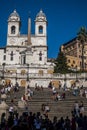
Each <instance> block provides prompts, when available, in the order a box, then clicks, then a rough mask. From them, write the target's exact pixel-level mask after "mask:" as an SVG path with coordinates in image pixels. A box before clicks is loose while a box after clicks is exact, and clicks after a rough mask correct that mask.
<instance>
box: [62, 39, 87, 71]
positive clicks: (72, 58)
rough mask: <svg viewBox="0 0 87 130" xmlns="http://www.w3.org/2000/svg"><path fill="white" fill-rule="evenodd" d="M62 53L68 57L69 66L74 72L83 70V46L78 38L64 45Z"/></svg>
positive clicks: (86, 54)
mask: <svg viewBox="0 0 87 130" xmlns="http://www.w3.org/2000/svg"><path fill="white" fill-rule="evenodd" d="M61 51H62V52H64V54H65V55H66V57H67V64H68V65H69V67H70V68H71V69H73V70H81V66H82V45H81V43H80V41H78V39H77V38H74V39H72V40H71V41H69V42H67V43H65V44H63V45H62V46H61ZM84 70H87V43H85V44H84Z"/></svg>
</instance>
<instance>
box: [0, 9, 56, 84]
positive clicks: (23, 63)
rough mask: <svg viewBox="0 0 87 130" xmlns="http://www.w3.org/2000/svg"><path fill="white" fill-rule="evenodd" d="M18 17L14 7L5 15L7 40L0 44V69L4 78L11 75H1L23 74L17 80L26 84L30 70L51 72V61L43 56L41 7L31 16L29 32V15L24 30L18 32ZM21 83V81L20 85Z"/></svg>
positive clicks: (44, 38)
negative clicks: (32, 27)
mask: <svg viewBox="0 0 87 130" xmlns="http://www.w3.org/2000/svg"><path fill="white" fill-rule="evenodd" d="M20 28H21V19H20V16H19V14H18V13H17V11H16V10H14V11H13V12H12V13H11V14H10V16H9V17H8V30H7V43H6V46H5V47H4V48H0V70H1V72H2V71H3V73H4V74H3V75H4V78H5V82H9V81H11V80H13V82H14V78H13V79H12V78H9V77H5V75H6V74H7V76H8V75H11V74H12V75H13V77H14V75H15V78H16V80H17V79H18V78H19V77H20V76H19V75H22V76H23V75H26V76H25V77H26V78H25V79H24V78H19V79H20V81H19V82H20V84H21V85H22V84H26V80H29V79H28V78H29V76H30V75H31V74H41V75H43V74H51V73H53V68H54V67H53V66H54V65H53V63H51V62H49V61H48V57H47V49H48V47H47V19H46V15H45V14H44V13H43V11H42V10H40V12H39V13H38V14H37V15H36V18H35V34H31V18H29V19H28V33H27V34H26V35H25V34H21V33H20ZM24 86H25V85H24Z"/></svg>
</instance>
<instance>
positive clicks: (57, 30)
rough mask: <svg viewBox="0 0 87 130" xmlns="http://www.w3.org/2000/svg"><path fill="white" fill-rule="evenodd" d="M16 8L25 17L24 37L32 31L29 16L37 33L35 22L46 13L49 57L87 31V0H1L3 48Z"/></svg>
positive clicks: (0, 30) (22, 28) (22, 30)
mask: <svg viewBox="0 0 87 130" xmlns="http://www.w3.org/2000/svg"><path fill="white" fill-rule="evenodd" d="M15 9H16V11H17V12H18V14H19V16H20V18H21V23H22V26H21V32H20V33H21V34H27V32H28V17H29V16H30V17H31V21H32V23H31V24H32V27H31V33H32V34H34V27H35V23H34V20H35V18H36V15H37V13H38V12H39V11H40V9H42V10H43V12H44V13H45V15H46V18H47V21H48V25H47V45H48V58H56V57H57V55H58V52H59V48H60V46H61V45H62V44H64V43H67V42H69V41H70V40H72V39H73V38H75V37H76V36H77V33H78V32H79V30H80V28H81V27H82V26H84V27H86V28H87V0H0V47H3V46H5V45H6V39H7V25H8V22H7V20H8V17H9V15H10V14H11V13H12V12H13V11H14V10H15Z"/></svg>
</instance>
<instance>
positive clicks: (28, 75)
mask: <svg viewBox="0 0 87 130" xmlns="http://www.w3.org/2000/svg"><path fill="white" fill-rule="evenodd" d="M27 81H29V64H27Z"/></svg>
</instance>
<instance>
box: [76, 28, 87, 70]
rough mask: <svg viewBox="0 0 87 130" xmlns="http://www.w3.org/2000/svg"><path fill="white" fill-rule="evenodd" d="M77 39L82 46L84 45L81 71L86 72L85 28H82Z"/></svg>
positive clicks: (86, 34) (86, 39) (86, 38)
mask: <svg viewBox="0 0 87 130" xmlns="http://www.w3.org/2000/svg"><path fill="white" fill-rule="evenodd" d="M77 39H78V40H79V41H80V42H81V45H82V64H81V70H82V71H83V72H84V44H85V42H87V30H86V28H85V27H81V28H80V31H79V32H78V33H77Z"/></svg>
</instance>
